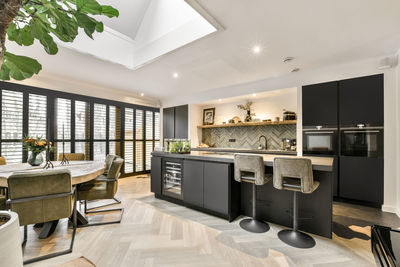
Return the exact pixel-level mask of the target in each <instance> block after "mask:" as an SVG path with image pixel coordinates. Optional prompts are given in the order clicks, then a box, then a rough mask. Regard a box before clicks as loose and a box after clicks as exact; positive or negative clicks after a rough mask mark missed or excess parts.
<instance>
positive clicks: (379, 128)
mask: <svg viewBox="0 0 400 267" xmlns="http://www.w3.org/2000/svg"><path fill="white" fill-rule="evenodd" d="M340 130H342V131H343V130H359V131H365V130H383V126H376V127H374V126H371V127H361V128H360V127H341V128H340Z"/></svg>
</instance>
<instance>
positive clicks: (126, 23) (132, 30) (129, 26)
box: [99, 0, 151, 39]
mask: <svg viewBox="0 0 400 267" xmlns="http://www.w3.org/2000/svg"><path fill="white" fill-rule="evenodd" d="M99 3H101V4H102V5H111V6H113V7H115V8H116V9H118V11H119V17H118V19H113V18H111V19H110V18H107V17H105V16H101V17H99V19H101V21H103V22H104V24H105V25H106V26H108V27H110V28H112V29H114V30H116V31H118V32H120V33H122V34H124V35H126V36H128V37H130V38H131V39H135V38H136V34H137V32H138V30H139V27H140V25H141V23H142V20H143V18H144V15H145V14H146V11H147V9H148V8H149V5H150V3H151V0H118V1H115V0H100V1H99Z"/></svg>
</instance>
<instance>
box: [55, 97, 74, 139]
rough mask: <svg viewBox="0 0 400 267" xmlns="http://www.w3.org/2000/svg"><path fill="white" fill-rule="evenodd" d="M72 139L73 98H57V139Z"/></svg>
mask: <svg viewBox="0 0 400 267" xmlns="http://www.w3.org/2000/svg"><path fill="white" fill-rule="evenodd" d="M63 133H64V139H65V140H68V139H71V100H70V99H64V98H57V135H56V136H57V139H59V140H62V139H63Z"/></svg>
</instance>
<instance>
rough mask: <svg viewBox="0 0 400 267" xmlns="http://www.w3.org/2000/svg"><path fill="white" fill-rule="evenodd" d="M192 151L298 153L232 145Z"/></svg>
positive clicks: (295, 153) (196, 148) (199, 148)
mask: <svg viewBox="0 0 400 267" xmlns="http://www.w3.org/2000/svg"><path fill="white" fill-rule="evenodd" d="M192 151H211V152H231V153H252V154H279V155H297V151H288V150H265V149H252V148H230V147H209V148H205V147H195V148H192Z"/></svg>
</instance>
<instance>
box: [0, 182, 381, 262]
mask: <svg viewBox="0 0 400 267" xmlns="http://www.w3.org/2000/svg"><path fill="white" fill-rule="evenodd" d="M117 196H118V197H119V198H120V199H121V200H122V206H123V207H124V208H125V213H124V218H123V220H122V222H121V224H112V225H104V226H94V227H88V228H81V229H78V231H77V234H76V240H75V246H74V250H73V253H72V254H68V255H64V256H60V257H57V258H53V259H49V260H46V261H42V262H39V263H35V264H31V265H29V266H58V265H60V264H62V263H65V262H67V261H69V260H71V259H74V258H78V257H80V256H85V257H87V258H88V259H90V260H91V261H93V262H94V263H95V264H96V265H97V266H113V267H114V266H246V267H247V266H341V267H343V266H360V267H361V266H363V267H364V266H375V262H374V259H373V256H372V254H371V252H370V240H368V237H369V232H370V227H369V226H368V225H361V226H360V225H359V224H358V225H351V223H350V222H349V220H347V221H346V222H344V223H347V224H348V226H349V228H350V229H352V230H353V231H354V232H356V233H358V234H359V236H357V237H353V238H350V239H349V237H348V236H347V237H346V233H345V234H343V232H341V231H340V229H339V231H338V232H340V234H341V235H342V236H345V237H339V236H338V235H336V234H334V236H333V239H332V240H330V239H326V238H322V237H317V236H315V239H316V242H317V245H316V246H315V247H314V248H312V249H307V250H303V249H296V248H292V247H289V246H287V245H286V244H284V243H282V242H281V241H280V240H279V239H278V238H277V233H278V231H280V230H281V229H282V227H280V226H278V225H273V224H271V230H270V231H269V232H267V233H263V234H252V233H248V232H246V231H244V230H242V229H241V228H240V227H239V221H240V219H241V218H238V219H236V220H235V221H234V222H232V223H229V222H228V221H226V220H223V219H220V218H217V217H214V216H210V215H207V214H204V213H201V212H198V211H194V210H191V209H188V208H185V207H182V206H179V205H175V204H172V203H169V202H166V201H162V200H158V199H155V198H154V196H153V194H152V193H151V192H150V180H149V178H148V177H146V176H144V177H143V176H140V177H139V178H137V177H130V178H124V179H120V185H119V191H118V194H117ZM118 206H119V205H115V206H114V207H118ZM111 207H113V206H111ZM346 208H349V209H351V207H346ZM335 210H336V212H337V213H339V214H338V215H337V216H342V217H345V214H343V212H345V211H344V210H343V209H342V208H341V207H340V205H339V206H337V205H335ZM340 212H342V213H340ZM342 217H339V219H340V218H342ZM114 218H115V216H114V215H113V214H107V215H104V216H103V215H100V216H97V217H96V220H97V219H100V220H108V219H114ZM341 223H342V222H339V224H341ZM38 231H39V230H38V229H34V228H32V227H29V235H28V243H27V246H26V249H25V257H26V258H29V257H31V256H38V255H39V254H44V253H48V252H49V251H54V250H59V249H64V248H66V247H68V244H69V239H68V238H69V237H70V234H71V231H72V230H71V229H67V220H63V221H62V222H61V223H60V224H59V225H58V227H57V229H56V232H55V233H54V234H53V236H52V237H50V238H48V239H47V240H39V239H38V238H37V235H38ZM0 265H1V264H0Z"/></svg>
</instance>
